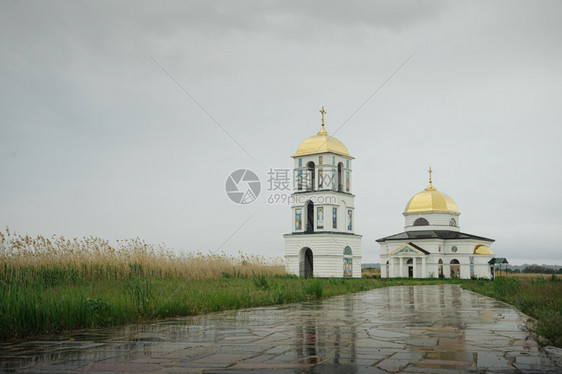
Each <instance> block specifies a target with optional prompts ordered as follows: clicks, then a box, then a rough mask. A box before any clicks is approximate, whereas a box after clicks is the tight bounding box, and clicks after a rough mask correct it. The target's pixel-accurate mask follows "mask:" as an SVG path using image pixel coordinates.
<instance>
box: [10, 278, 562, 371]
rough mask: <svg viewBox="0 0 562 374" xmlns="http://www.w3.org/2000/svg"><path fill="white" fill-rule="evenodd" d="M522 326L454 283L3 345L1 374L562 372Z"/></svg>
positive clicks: (513, 315) (512, 313) (507, 311)
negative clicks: (105, 373)
mask: <svg viewBox="0 0 562 374" xmlns="http://www.w3.org/2000/svg"><path fill="white" fill-rule="evenodd" d="M523 318H525V316H523V315H521V314H520V313H519V312H517V311H516V310H515V309H513V308H512V307H510V306H509V305H506V304H504V303H501V302H498V301H496V300H493V299H490V298H487V297H484V296H481V295H478V294H475V293H472V292H469V291H464V290H462V289H460V288H459V287H458V286H455V285H439V286H404V287H389V288H382V289H377V290H372V291H367V292H363V293H358V294H352V295H344V296H338V297H334V298H330V299H327V300H324V301H320V302H309V303H301V304H293V305H288V306H287V305H285V306H277V307H267V308H256V309H247V310H239V311H230V312H224V313H216V314H210V315H205V316H196V317H186V318H178V319H174V320H166V321H161V322H154V323H146V324H138V325H129V326H125V327H119V328H110V329H99V330H93V331H80V332H75V333H67V334H63V335H57V336H51V337H43V338H42V339H37V340H27V341H19V342H9V343H0V371H2V372H10V371H24V372H28V373H51V372H60V373H65V372H80V373H100V372H139V373H140V372H162V373H207V374H220V373H246V372H251V373H254V374H259V373H388V372H391V373H396V372H404V373H441V372H442V373H449V372H485V373H503V372H537V373H539V372H540V373H544V372H551V373H555V372H556V373H560V372H562V368H561V367H558V366H556V365H555V363H554V362H553V361H551V360H550V359H549V358H548V357H547V356H546V355H545V354H544V353H543V351H542V350H540V349H539V347H538V346H537V344H536V342H535V341H534V340H533V338H532V337H530V336H529V335H528V334H527V333H526V332H525V331H524V330H523V328H524V321H523Z"/></svg>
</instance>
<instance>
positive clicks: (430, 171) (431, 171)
mask: <svg viewBox="0 0 562 374" xmlns="http://www.w3.org/2000/svg"><path fill="white" fill-rule="evenodd" d="M428 172H429V184H431V173H433V170H431V166H430V167H429V170H428Z"/></svg>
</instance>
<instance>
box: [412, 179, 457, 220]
mask: <svg viewBox="0 0 562 374" xmlns="http://www.w3.org/2000/svg"><path fill="white" fill-rule="evenodd" d="M430 212H442V213H455V214H460V212H459V208H458V207H457V203H455V201H454V200H453V199H452V198H451V197H450V196H449V195H447V194H446V193H443V192H439V191H437V189H436V188H435V187H433V184H431V182H430V183H429V186H427V188H426V189H425V190H423V191H421V192H418V193H417V194H415V195H414V197H412V198H411V199H410V201H408V204H406V208H405V209H404V214H411V213H430Z"/></svg>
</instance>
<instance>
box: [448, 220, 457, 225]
mask: <svg viewBox="0 0 562 374" xmlns="http://www.w3.org/2000/svg"><path fill="white" fill-rule="evenodd" d="M449 226H457V221H456V220H455V219H454V218H451V220H450V221H449Z"/></svg>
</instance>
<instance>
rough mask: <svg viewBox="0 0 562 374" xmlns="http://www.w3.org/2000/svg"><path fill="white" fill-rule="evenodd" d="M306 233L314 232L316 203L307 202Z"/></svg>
mask: <svg viewBox="0 0 562 374" xmlns="http://www.w3.org/2000/svg"><path fill="white" fill-rule="evenodd" d="M306 232H314V203H313V202H312V201H310V200H308V201H307V202H306Z"/></svg>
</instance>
